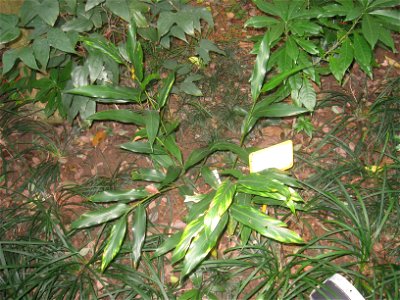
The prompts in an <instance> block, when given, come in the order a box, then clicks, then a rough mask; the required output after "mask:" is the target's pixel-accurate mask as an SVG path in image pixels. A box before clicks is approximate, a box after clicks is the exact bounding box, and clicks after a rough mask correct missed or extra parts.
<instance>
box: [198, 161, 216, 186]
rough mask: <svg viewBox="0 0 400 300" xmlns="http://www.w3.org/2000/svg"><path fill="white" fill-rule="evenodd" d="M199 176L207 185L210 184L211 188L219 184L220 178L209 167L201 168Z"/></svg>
mask: <svg viewBox="0 0 400 300" xmlns="http://www.w3.org/2000/svg"><path fill="white" fill-rule="evenodd" d="M201 176H202V177H203V179H204V181H205V182H206V183H207V184H208V185H209V186H211V187H212V188H213V189H218V187H219V185H220V179H219V178H218V177H217V175H215V174H214V172H212V171H211V170H210V168H209V167H207V166H204V167H202V168H201Z"/></svg>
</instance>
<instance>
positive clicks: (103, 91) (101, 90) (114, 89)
mask: <svg viewBox="0 0 400 300" xmlns="http://www.w3.org/2000/svg"><path fill="white" fill-rule="evenodd" d="M64 93H68V94H74V95H82V96H86V97H92V98H101V99H115V100H127V101H130V102H140V101H141V99H140V91H139V90H137V89H134V88H130V87H122V86H108V85H87V86H81V87H77V88H74V89H71V90H67V91H64Z"/></svg>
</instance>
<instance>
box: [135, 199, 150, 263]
mask: <svg viewBox="0 0 400 300" xmlns="http://www.w3.org/2000/svg"><path fill="white" fill-rule="evenodd" d="M146 223H147V216H146V209H145V207H144V206H143V205H142V204H139V205H138V206H137V208H136V210H135V221H134V223H133V226H132V233H133V244H132V258H133V264H134V266H135V267H137V265H138V262H139V259H140V256H141V253H142V248H143V244H144V239H145V237H146Z"/></svg>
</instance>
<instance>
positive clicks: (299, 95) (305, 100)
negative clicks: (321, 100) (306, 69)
mask: <svg viewBox="0 0 400 300" xmlns="http://www.w3.org/2000/svg"><path fill="white" fill-rule="evenodd" d="M292 99H293V100H295V101H296V102H297V103H299V104H302V105H304V106H305V108H307V109H308V110H309V111H312V110H313V109H314V107H315V104H316V103H317V95H316V93H315V90H314V87H313V86H312V84H311V82H310V80H308V79H307V78H303V82H302V85H301V87H300V89H299V90H298V91H294V93H292Z"/></svg>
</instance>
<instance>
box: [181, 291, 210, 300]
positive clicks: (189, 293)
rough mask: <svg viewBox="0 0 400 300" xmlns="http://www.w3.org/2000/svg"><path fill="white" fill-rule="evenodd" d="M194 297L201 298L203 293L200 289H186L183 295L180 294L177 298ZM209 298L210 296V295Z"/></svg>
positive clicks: (184, 299) (188, 299) (187, 298)
mask: <svg viewBox="0 0 400 300" xmlns="http://www.w3.org/2000/svg"><path fill="white" fill-rule="evenodd" d="M194 299H201V294H200V290H199V289H191V290H189V291H186V292H184V293H183V294H182V295H180V296H179V297H178V299H177V300H194ZM207 299H210V298H209V297H208V298H207Z"/></svg>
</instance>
